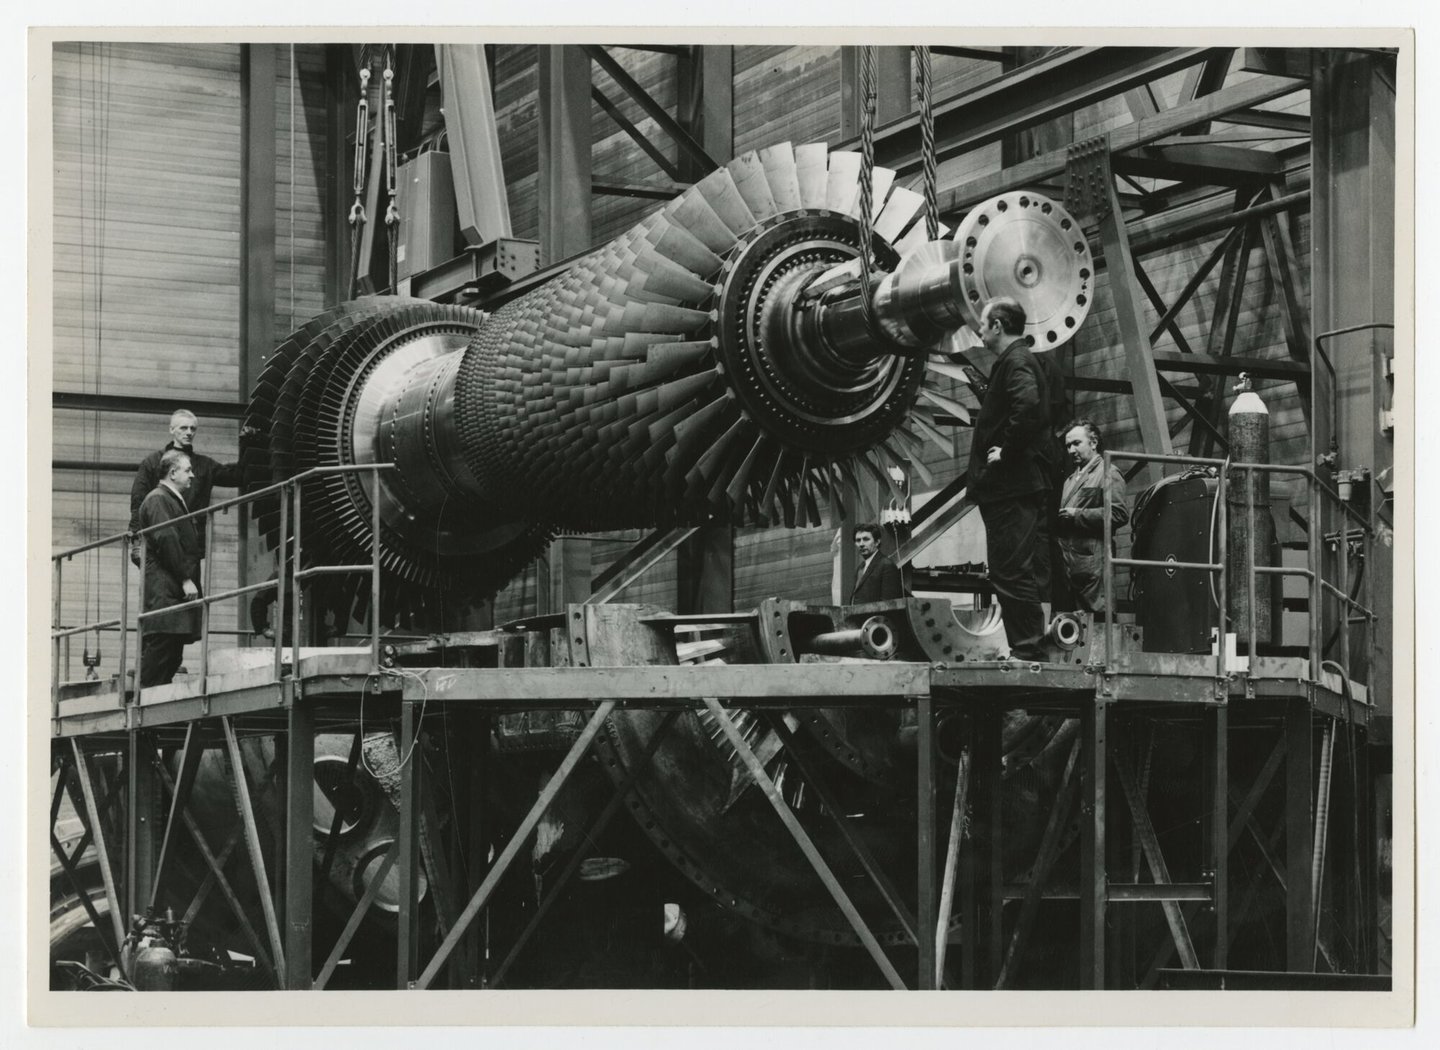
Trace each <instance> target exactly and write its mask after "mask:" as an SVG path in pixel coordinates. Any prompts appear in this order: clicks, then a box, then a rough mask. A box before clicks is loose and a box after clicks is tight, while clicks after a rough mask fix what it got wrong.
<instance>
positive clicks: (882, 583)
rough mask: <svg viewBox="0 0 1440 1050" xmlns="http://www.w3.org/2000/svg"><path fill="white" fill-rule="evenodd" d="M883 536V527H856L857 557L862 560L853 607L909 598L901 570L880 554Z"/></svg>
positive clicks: (858, 564) (857, 573)
mask: <svg viewBox="0 0 1440 1050" xmlns="http://www.w3.org/2000/svg"><path fill="white" fill-rule="evenodd" d="M880 535H881V533H880V526H879V525H871V524H865V525H857V526H855V553H856V554H858V555H859V556H860V557H859V562H858V563H857V564H856V566H855V584H854V586H853V587H851V589H850V602H849V604H850V605H860V604H863V603H864V602H883V601H887V600H889V599H891V598H903V597H904V596H905V588H904V586H903V585H902V584H901V582H900V570H899V569H898V568H896V567H895V563H894V562H893V561H891V560H890V559H889V558H888V557H887V556H886V555H885V554H883V553H881V551H880Z"/></svg>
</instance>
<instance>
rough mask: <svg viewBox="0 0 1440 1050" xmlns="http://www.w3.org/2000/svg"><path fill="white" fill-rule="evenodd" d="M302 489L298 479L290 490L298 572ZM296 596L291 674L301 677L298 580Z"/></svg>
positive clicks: (292, 630) (292, 629)
mask: <svg viewBox="0 0 1440 1050" xmlns="http://www.w3.org/2000/svg"><path fill="white" fill-rule="evenodd" d="M300 489H301V485H300V482H298V481H297V482H295V483H294V485H293V487H292V488H291V490H290V498H291V499H292V500H293V501H294V519H295V550H294V552H293V553H292V557H293V558H294V559H295V565H294V571H295V572H297V573H298V572H299V571H300V566H301V565H302V564H303V562H302V560H301V557H300V522H301V507H302V506H303V501H302V500H301V499H300ZM282 498H283V490H282ZM294 598H295V602H294V604H295V612H294V615H293V618H292V620H291V625H290V627H291V629H290V674H291V675H292V676H294V677H295V678H299V677H300V626H301V608H300V607H301V605H302V602H301V601H300V584H299V582H298V581H297V582H296V584H295V594H294Z"/></svg>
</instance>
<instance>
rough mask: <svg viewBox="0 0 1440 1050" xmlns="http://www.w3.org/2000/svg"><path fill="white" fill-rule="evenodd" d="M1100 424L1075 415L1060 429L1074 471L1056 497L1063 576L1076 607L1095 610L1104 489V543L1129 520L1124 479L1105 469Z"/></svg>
mask: <svg viewBox="0 0 1440 1050" xmlns="http://www.w3.org/2000/svg"><path fill="white" fill-rule="evenodd" d="M1102 449H1103V445H1102V443H1101V439H1100V428H1099V427H1097V426H1096V425H1095V424H1094V423H1092V422H1091V421H1090V420H1088V419H1077V420H1075V421H1074V422H1072V423H1071V424H1070V427H1069V429H1067V430H1066V431H1065V451H1066V452H1067V453H1068V454H1069V456H1070V461H1071V462H1072V463H1073V464H1074V465H1075V471H1074V473H1072V474H1071V475H1070V476H1069V477H1068V478H1066V479H1065V489H1064V491H1063V492H1062V494H1061V498H1060V549H1061V551H1062V553H1063V554H1064V556H1065V577H1066V580H1067V582H1068V583H1069V586H1070V590H1071V591H1072V592H1073V593H1074V596H1075V602H1076V606H1075V607H1076V608H1077V609H1087V610H1089V611H1091V612H1099V611H1100V610H1102V609H1104V608H1105V490H1106V489H1107V488H1108V489H1109V490H1110V542H1111V553H1112V554H1113V553H1114V542H1115V533H1116V532H1118V531H1120V529H1121V528H1122V527H1123V526H1124V525H1125V523H1126V522H1127V521H1129V520H1130V508H1129V507H1127V506H1126V504H1125V478H1124V476H1123V475H1121V473H1120V472H1119V471H1118V470H1116V469H1115V467H1114V466H1113V465H1112V466H1111V467H1110V469H1109V470H1108V471H1107V470H1106V469H1105V457H1104V456H1102V455H1101V454H1100V453H1101V451H1102Z"/></svg>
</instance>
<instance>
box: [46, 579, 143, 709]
mask: <svg viewBox="0 0 1440 1050" xmlns="http://www.w3.org/2000/svg"><path fill="white" fill-rule="evenodd" d="M52 564H53V565H54V573H53V576H54V579H53V580H52V581H51V586H52V587H54V588H55V591H54V593H53V594H52V595H51V596H50V629H51V630H52V631H59V630H60V629H61V620H60V616H61V602H60V585H61V583H62V582H63V581H64V576H65V573H64V570H63V569H61V568H60V559H59V558H55V559H54V560H53V562H52ZM52 645H53V646H54V648H53V650H52V652H51V654H50V672H51V673H50V716H51V717H52V718H59V717H60V637H59V635H56V636H55V638H54V639H52ZM120 695H121V696H122V697H123V696H124V695H125V693H124V683H123V682H122V683H121V693H120Z"/></svg>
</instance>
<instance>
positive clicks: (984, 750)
mask: <svg viewBox="0 0 1440 1050" xmlns="http://www.w3.org/2000/svg"><path fill="white" fill-rule="evenodd" d="M1002 724H1003V716H1002V714H1001V712H1000V711H999V710H998V709H995V708H990V707H984V708H977V709H976V710H974V711H972V712H971V713H970V714H969V716H968V718H967V726H966V735H967V738H968V752H969V755H970V762H969V772H970V790H969V796H970V809H971V813H972V814H973V824H972V828H973V833H972V834H971V835H969V836H968V837H967V838H966V839H965V841H964V842H963V843H962V844H961V849H960V887H961V889H960V907H961V921H960V925H961V928H962V929H963V930H965V931H966V936H965V940H964V943H962V945H961V948H960V986H961V987H962V988H989V987H993V986H994V984H995V983H996V982H997V981H998V980H999V978H1000V974H1001V971H1002V967H1003V958H1004V955H1003V953H1004V942H1003V932H1004V905H1005V878H1004V868H1003V864H1002V861H1003V857H1004V851H1003V849H1002V848H1001V841H1002V836H1003V834H1004V827H1003V821H1002V819H1001V807H1000V802H1001V792H1000V777H1001V772H1002V764H1003V754H1002V748H1001V727H1002Z"/></svg>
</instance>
